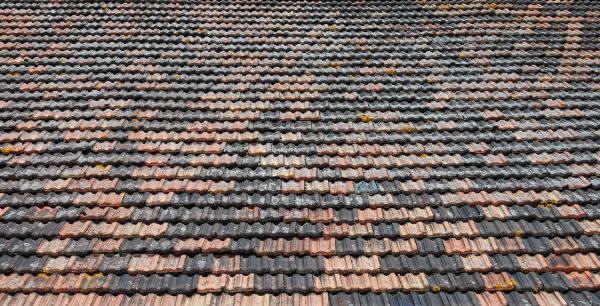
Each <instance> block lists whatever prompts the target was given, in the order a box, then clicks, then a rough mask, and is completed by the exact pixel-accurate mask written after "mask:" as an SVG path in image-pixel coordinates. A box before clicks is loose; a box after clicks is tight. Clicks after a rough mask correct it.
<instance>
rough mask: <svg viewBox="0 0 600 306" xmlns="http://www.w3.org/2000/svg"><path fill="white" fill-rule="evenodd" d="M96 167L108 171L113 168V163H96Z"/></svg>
mask: <svg viewBox="0 0 600 306" xmlns="http://www.w3.org/2000/svg"><path fill="white" fill-rule="evenodd" d="M94 168H96V169H98V170H100V171H108V170H110V168H111V165H100V164H99V165H96V166H94Z"/></svg>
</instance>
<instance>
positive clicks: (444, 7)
mask: <svg viewBox="0 0 600 306" xmlns="http://www.w3.org/2000/svg"><path fill="white" fill-rule="evenodd" d="M438 9H439V10H442V11H449V10H450V9H452V5H450V4H449V3H444V4H440V5H438Z"/></svg>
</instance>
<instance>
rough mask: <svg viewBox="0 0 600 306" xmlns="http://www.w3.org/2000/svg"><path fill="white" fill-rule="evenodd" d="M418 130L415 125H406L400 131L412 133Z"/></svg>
mask: <svg viewBox="0 0 600 306" xmlns="http://www.w3.org/2000/svg"><path fill="white" fill-rule="evenodd" d="M416 130H417V128H415V127H414V126H404V127H401V128H400V131H402V132H404V133H412V132H415V131H416Z"/></svg>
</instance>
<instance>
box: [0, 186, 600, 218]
mask: <svg viewBox="0 0 600 306" xmlns="http://www.w3.org/2000/svg"><path fill="white" fill-rule="evenodd" d="M265 190H268V189H265ZM149 198H150V199H151V200H148V199H149ZM148 203H151V204H153V205H154V206H159V205H162V206H172V207H176V208H179V207H201V208H204V207H214V206H221V207H227V208H230V207H241V206H248V207H267V208H277V209H279V208H296V209H303V208H312V209H315V208H317V209H318V208H321V209H325V208H330V207H334V208H347V209H352V208H367V207H369V208H379V207H385V208H388V207H393V208H398V209H400V208H403V207H405V208H415V207H422V208H424V207H428V206H429V207H439V206H443V207H445V208H448V210H449V211H450V210H453V209H455V208H452V206H456V207H457V208H456V209H457V210H454V211H456V212H457V213H458V214H459V215H461V216H462V215H463V214H466V215H469V216H471V215H473V216H474V219H477V218H476V215H477V214H478V213H471V212H469V213H467V211H465V212H463V213H461V212H460V211H458V209H463V208H462V207H463V206H481V207H489V206H500V205H507V206H508V205H510V206H512V205H542V206H547V205H548V204H552V205H557V204H562V203H567V204H569V205H574V204H584V205H586V204H597V203H600V192H598V191H596V190H594V189H587V190H561V191H558V190H543V191H540V192H537V191H532V190H530V191H527V192H524V191H516V192H512V191H505V192H497V191H495V192H490V193H488V192H485V191H483V192H468V193H464V192H458V193H455V194H454V193H444V194H439V193H433V194H429V193H424V194H414V193H413V194H410V195H408V196H407V195H404V194H398V195H392V194H389V193H387V194H373V195H367V194H360V195H359V194H351V195H341V194H339V195H332V194H325V195H321V194H316V193H315V194H298V195H297V194H287V195H286V194H279V195H272V194H270V193H265V194H256V193H254V194H247V193H241V194H228V195H223V194H204V195H202V196H200V195H199V194H198V193H193V194H191V193H159V194H149V193H133V194H127V195H125V194H116V193H108V194H105V193H96V194H94V193H86V194H79V193H35V194H32V193H24V194H18V193H12V194H4V193H0V206H1V207H3V208H4V207H8V206H12V207H23V206H24V207H27V206H29V207H31V206H38V207H41V206H49V207H54V206H64V207H68V206H80V207H81V206H99V207H107V206H124V207H129V206H140V207H141V206H153V205H148ZM465 209H466V208H465ZM489 209H495V208H493V207H490V208H489ZM591 213H593V209H591V208H590V209H587V211H586V214H591ZM498 214H499V215H500V216H501V215H502V213H501V212H498ZM442 219H444V218H442ZM450 219H452V218H450Z"/></svg>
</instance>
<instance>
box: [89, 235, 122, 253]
mask: <svg viewBox="0 0 600 306" xmlns="http://www.w3.org/2000/svg"><path fill="white" fill-rule="evenodd" d="M121 244H123V239H106V240H100V239H99V240H97V241H96V243H95V244H94V247H93V249H92V252H93V253H96V254H111V253H118V252H119V248H120V247H121Z"/></svg>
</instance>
